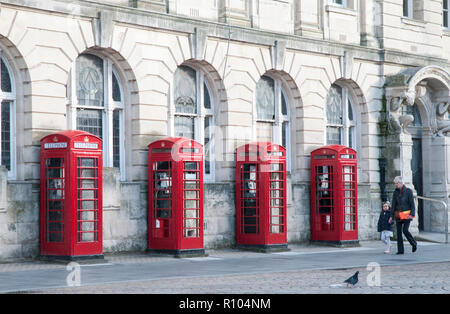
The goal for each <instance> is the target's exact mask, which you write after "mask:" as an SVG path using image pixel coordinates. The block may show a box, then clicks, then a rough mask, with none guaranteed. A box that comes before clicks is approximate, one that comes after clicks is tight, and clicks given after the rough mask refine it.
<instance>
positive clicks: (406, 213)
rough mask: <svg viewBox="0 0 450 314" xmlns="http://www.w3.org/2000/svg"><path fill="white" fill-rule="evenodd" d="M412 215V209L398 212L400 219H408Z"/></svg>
mask: <svg viewBox="0 0 450 314" xmlns="http://www.w3.org/2000/svg"><path fill="white" fill-rule="evenodd" d="M410 215H411V211H410V210H407V211H404V212H399V213H398V218H399V219H400V220H406V219H408V218H409V216H410Z"/></svg>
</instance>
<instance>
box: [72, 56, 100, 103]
mask: <svg viewBox="0 0 450 314" xmlns="http://www.w3.org/2000/svg"><path fill="white" fill-rule="evenodd" d="M76 62H77V64H76V77H77V96H78V104H79V105H80V106H101V107H103V106H104V100H103V99H104V97H103V84H104V83H103V81H104V78H103V60H102V59H101V58H99V57H96V56H94V55H89V54H84V55H81V56H79V57H78V58H77V61H76Z"/></svg>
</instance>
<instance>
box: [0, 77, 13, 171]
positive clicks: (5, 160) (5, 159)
mask: <svg viewBox="0 0 450 314" xmlns="http://www.w3.org/2000/svg"><path fill="white" fill-rule="evenodd" d="M2 83H3V81H2ZM11 105H12V102H10V101H2V108H1V110H2V112H1V114H2V120H1V122H2V125H1V132H2V133H1V136H2V138H1V140H2V146H1V148H2V156H1V158H2V160H1V161H2V165H3V166H5V167H6V169H8V170H11Z"/></svg>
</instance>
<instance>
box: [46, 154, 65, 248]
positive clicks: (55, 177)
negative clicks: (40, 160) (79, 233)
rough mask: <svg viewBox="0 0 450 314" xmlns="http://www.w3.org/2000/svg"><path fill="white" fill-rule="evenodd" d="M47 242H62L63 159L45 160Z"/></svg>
mask: <svg viewBox="0 0 450 314" xmlns="http://www.w3.org/2000/svg"><path fill="white" fill-rule="evenodd" d="M45 173H46V181H47V200H46V207H47V210H46V216H47V217H46V224H47V242H64V198H65V195H64V178H65V173H64V159H63V158H49V159H47V160H46V161H45Z"/></svg>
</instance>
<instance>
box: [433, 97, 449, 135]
mask: <svg viewBox="0 0 450 314" xmlns="http://www.w3.org/2000/svg"><path fill="white" fill-rule="evenodd" d="M447 112H450V102H441V103H439V104H438V105H437V106H436V126H437V132H436V136H449V135H450V133H449V132H450V120H448V119H446V117H445V114H446V113H447Z"/></svg>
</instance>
